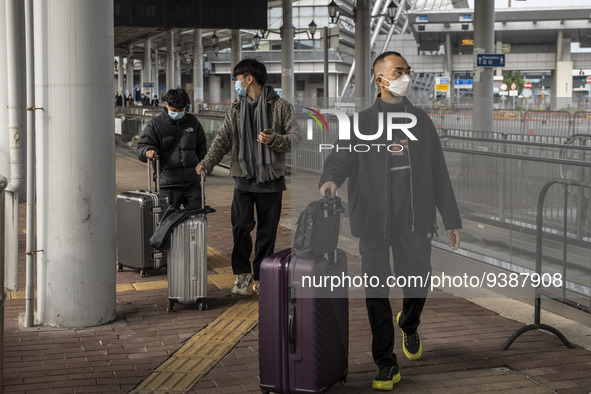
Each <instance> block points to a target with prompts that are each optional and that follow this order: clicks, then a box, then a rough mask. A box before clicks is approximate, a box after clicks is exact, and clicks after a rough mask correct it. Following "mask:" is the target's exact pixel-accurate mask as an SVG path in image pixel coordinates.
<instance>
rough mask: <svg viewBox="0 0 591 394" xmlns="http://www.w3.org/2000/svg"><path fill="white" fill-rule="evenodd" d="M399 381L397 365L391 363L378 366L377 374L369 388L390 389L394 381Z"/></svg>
mask: <svg viewBox="0 0 591 394" xmlns="http://www.w3.org/2000/svg"><path fill="white" fill-rule="evenodd" d="M398 382H400V371H399V370H398V365H391V366H389V367H384V368H380V370H379V371H378V376H376V377H375V379H374V380H373V383H372V384H371V388H372V389H374V390H384V391H387V390H392V389H393V388H394V383H398Z"/></svg>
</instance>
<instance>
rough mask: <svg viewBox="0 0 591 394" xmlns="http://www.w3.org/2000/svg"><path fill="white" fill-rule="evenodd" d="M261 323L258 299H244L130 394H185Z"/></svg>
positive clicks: (188, 342)
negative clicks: (169, 393) (167, 393)
mask: <svg viewBox="0 0 591 394" xmlns="http://www.w3.org/2000/svg"><path fill="white" fill-rule="evenodd" d="M257 323H258V297H255V296H251V297H248V298H242V299H240V300H239V301H238V302H236V303H235V304H234V305H233V306H231V307H229V308H228V309H226V310H225V311H224V312H223V313H222V314H221V315H220V316H219V317H218V318H217V319H215V320H214V321H213V322H212V323H211V324H209V325H208V326H207V327H205V328H204V329H203V330H201V331H199V332H198V333H197V334H195V335H194V336H193V337H192V338H191V339H189V340H188V341H187V342H186V343H185V344H184V345H183V346H182V347H181V348H180V349H179V350H177V351H176V352H175V353H174V354H173V355H172V356H171V357H170V358H169V359H168V360H166V361H165V362H164V363H163V364H162V365H160V366H159V367H158V368H156V370H155V371H154V372H153V373H152V374H151V375H150V376H148V377H147V378H146V379H145V380H144V381H143V382H142V383H141V384H140V385H139V386H137V388H135V389H134V390H132V391H130V393H134V394H140V393H165V392H175V393H185V392H188V391H189V390H191V389H192V388H193V387H195V385H196V384H197V383H198V382H199V380H200V379H202V378H203V377H204V376H205V375H207V374H208V373H209V371H211V370H212V369H213V368H214V367H215V366H216V365H217V364H218V363H219V362H220V361H221V360H222V359H223V358H224V357H225V356H226V355H227V354H228V353H230V352H231V351H232V349H233V348H234V347H235V346H236V345H237V344H238V342H240V340H241V339H242V338H243V337H244V336H245V335H246V334H248V333H249V332H250V331H251V330H252V329H253V328H254V327H255V326H256V325H257Z"/></svg>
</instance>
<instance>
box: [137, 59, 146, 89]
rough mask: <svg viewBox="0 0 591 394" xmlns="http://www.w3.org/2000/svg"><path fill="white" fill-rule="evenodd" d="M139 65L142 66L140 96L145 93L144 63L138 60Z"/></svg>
mask: <svg viewBox="0 0 591 394" xmlns="http://www.w3.org/2000/svg"><path fill="white" fill-rule="evenodd" d="M138 63H139V64H140V72H139V77H140V81H139V83H138V85H139V87H140V94H141V93H142V92H143V91H144V82H145V79H144V62H143V61H141V60H138Z"/></svg>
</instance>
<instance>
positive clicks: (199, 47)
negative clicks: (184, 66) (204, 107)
mask: <svg viewBox="0 0 591 394" xmlns="http://www.w3.org/2000/svg"><path fill="white" fill-rule="evenodd" d="M201 103H203V37H202V34H201V29H195V31H194V32H193V111H194V112H199V108H200V107H201Z"/></svg>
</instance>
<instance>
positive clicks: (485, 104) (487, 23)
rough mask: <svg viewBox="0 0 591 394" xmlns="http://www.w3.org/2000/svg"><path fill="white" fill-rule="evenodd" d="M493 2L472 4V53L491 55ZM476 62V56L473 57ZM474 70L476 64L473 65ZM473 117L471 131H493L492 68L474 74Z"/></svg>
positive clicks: (490, 0)
mask: <svg viewBox="0 0 591 394" xmlns="http://www.w3.org/2000/svg"><path fill="white" fill-rule="evenodd" d="M494 25H495V2H494V0H479V1H475V2H474V53H475V54H477V53H493V50H494ZM474 61H476V56H474ZM474 67H475V70H476V64H475V65H474ZM473 89H474V117H473V119H472V129H473V130H476V131H492V130H493V68H484V67H480V68H479V70H476V71H475V73H474V81H473Z"/></svg>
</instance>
